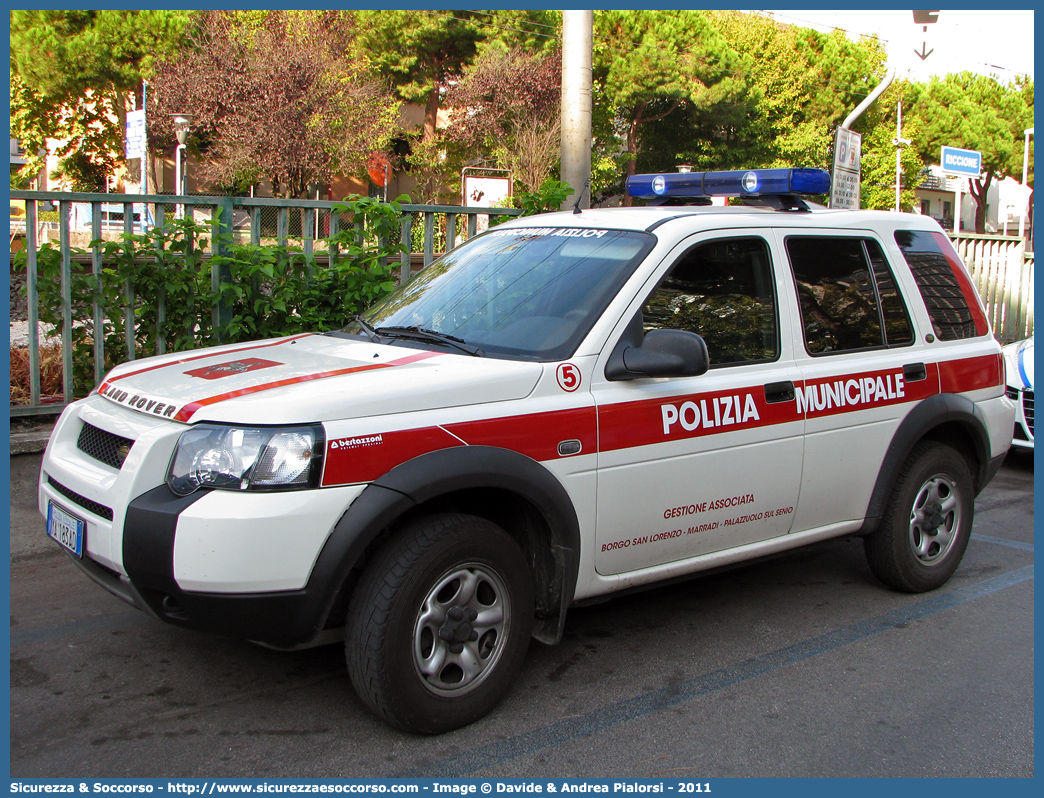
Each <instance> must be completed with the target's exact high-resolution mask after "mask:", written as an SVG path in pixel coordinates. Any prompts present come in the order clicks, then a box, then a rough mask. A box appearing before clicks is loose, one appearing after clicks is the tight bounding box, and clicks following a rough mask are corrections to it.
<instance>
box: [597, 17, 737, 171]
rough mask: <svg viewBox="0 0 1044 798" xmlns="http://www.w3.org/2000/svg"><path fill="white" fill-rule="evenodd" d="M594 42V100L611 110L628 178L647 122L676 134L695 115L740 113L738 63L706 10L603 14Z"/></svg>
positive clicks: (649, 136)
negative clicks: (672, 128)
mask: <svg viewBox="0 0 1044 798" xmlns="http://www.w3.org/2000/svg"><path fill="white" fill-rule="evenodd" d="M595 40H596V42H597V43H596V45H595V51H594V65H593V72H594V80H595V82H596V83H597V84H598V89H597V90H596V97H600V98H602V99H603V100H604V102H605V103H606V104H607V105H608V106H609V108H610V109H611V112H610V116H611V118H612V120H613V121H612V126H613V132H614V134H616V135H618V136H619V137H620V138H622V139H623V141H624V150H625V153H626V156H627V157H625V158H623V159H622V160H623V165H624V167H625V172H626V173H627V174H634V172H635V168H636V166H635V165H636V161H637V160H638V159H639V158H640V156H641V153H642V151H643V149H644V148H645V147H646V145H647V142H648V141H650V140H653V139H655V136H654V135H652V134H650V133H649V126H650V125H652V124H654V123H656V122H660V121H664V122H665V124H670V125H673V126H676V129H679V130H680V129H683V128H684V127H685V121H684V119H686V118H691V116H692V115H693V114H697V115H705V116H706V117H707V118H709V119H732V118H734V117H741V116H742V115H743V113H744V112H745V106H746V104H747V103H748V99H747V96H746V95H747V86H746V82H745V80H744V77H743V71H742V69H739V68H738V67H740V66H741V63H742V62H741V60H740V58H739V56H738V55H737V54H736V53H735V51H734V50H733V49H732V48H731V47H730V46H729V44H728V42H727V41H725V39H724V38H723V37H722V36H721V35H720V34H719V33H718V32H717V31H716V30H715V29H714V28H713V27H712V26H711V24H710V23H709V21H708V19H707V17H706V15H705V14H704V13H703V12H700V11H691V10H670V11H652V10H642V11H622V10H606V11H601V12H599V13H598V14H596V15H595ZM680 119H681V120H682V121H679V120H680ZM666 120H669V122H668V121H666ZM690 129H691V128H690ZM614 144H615V142H613V141H605V142H604V144H603V146H605V147H606V148H607V149H611V148H612V147H613V146H614Z"/></svg>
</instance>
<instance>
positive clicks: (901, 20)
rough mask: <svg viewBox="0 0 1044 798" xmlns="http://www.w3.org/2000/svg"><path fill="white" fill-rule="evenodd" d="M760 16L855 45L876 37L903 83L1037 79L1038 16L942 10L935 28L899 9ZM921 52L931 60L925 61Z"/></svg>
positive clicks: (1030, 12)
mask: <svg viewBox="0 0 1044 798" xmlns="http://www.w3.org/2000/svg"><path fill="white" fill-rule="evenodd" d="M758 13H762V14H766V15H768V14H771V15H772V16H773V17H774V18H775V19H776V20H778V21H779V22H785V23H788V24H792V25H799V26H801V27H805V28H815V29H816V30H820V31H829V30H831V29H832V28H840V29H841V30H844V31H845V32H846V33H848V34H849V36H850V37H851V38H853V39H858V38H859V36H860V35H861V34H867V35H869V34H874V33H876V34H877V36H878V38H880V39H881V40H882V41H883V42H884V43H885V50H886V52H887V53H888V64H889V66H890V67H893V68H895V69H896V70H898V77H900V78H907V79H910V80H915V81H917V82H927V81H929V80H930V79H931V78H932V76H939V77H942V76H944V75H947V74H949V73H951V72H963V71H969V72H976V73H979V74H982V75H994V76H996V77H997V79H998V80H1001V81H1003V82H1008V81H1010V80H1012V79H1013V78H1014V77H1015V76H1016V75H1029V76H1030V77H1033V16H1034V14H1033V11H1032V10H998V11H975V10H968V9H962V10H957V11H945V10H941V11H939V12H938V17H937V21H936V22H934V23H932V24H929V25H919V24H917V23H915V22H914V19H913V12H912V11H900V10H894V9H874V10H870V11H857V10H852V11H829V10H826V9H816V10H811V11H760V12H758ZM925 28H927V30H925ZM918 52H923V53H930V55H928V57H927V58H925V59H923V60H922V59H921V58H919V57H918V55H917V54H916V53H918Z"/></svg>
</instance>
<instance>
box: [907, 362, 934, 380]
mask: <svg viewBox="0 0 1044 798" xmlns="http://www.w3.org/2000/svg"><path fill="white" fill-rule="evenodd" d="M903 377H905V378H906V381H907V382H917V381H918V380H926V379H928V369H926V368H925V367H924V363H907V364H905V365H904V366H903Z"/></svg>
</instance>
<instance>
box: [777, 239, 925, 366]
mask: <svg viewBox="0 0 1044 798" xmlns="http://www.w3.org/2000/svg"><path fill="white" fill-rule="evenodd" d="M786 247H787V256H788V257H789V258H790V267H791V270H792V271H793V274H794V281H795V284H796V286H797V294H798V299H799V301H800V304H801V321H802V326H803V327H804V331H805V348H806V349H807V350H808V352H809V354H813V355H819V354H828V353H833V352H849V351H853V350H859V349H873V348H879V347H883V346H901V345H903V344H909V343H912V342H913V330H912V328H911V326H910V319H909V316H908V314H907V312H906V306H905V305H904V304H903V299H902V296H901V295H900V293H899V290H898V288H897V286H896V283H895V278H894V277H893V276H892V272H891V270H890V269H889V267H888V262H887V260H886V259H885V257H884V253H883V252H882V251H881V247H880V246H879V245H878V243H877V242H876V241H874V240H872V239H862V238H851V237H826V236H808V237H805V236H791V237H788V238H787V240H786Z"/></svg>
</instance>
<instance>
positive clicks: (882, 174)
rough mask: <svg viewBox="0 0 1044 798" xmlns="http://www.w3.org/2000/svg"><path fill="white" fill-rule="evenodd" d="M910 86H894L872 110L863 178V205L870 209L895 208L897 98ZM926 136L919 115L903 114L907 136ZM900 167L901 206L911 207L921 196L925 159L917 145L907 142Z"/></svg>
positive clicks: (903, 207) (864, 150) (864, 144)
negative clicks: (918, 188)
mask: <svg viewBox="0 0 1044 798" xmlns="http://www.w3.org/2000/svg"><path fill="white" fill-rule="evenodd" d="M906 90H907V87H906V86H905V85H901V86H899V87H895V86H892V87H891V88H889V89H888V91H886V92H885V93H884V95H883V96H882V97H881V99H880V100H878V102H877V103H875V105H874V107H873V108H871V109H870V111H869V113H868V117H869V118H868V119H867V120H866V123H865V127H866V131H867V132H865V133H863V159H862V176H861V182H860V206H861V207H863V208H867V209H870V210H892V209H894V208H895V145H894V144H893V143H892V140H893V138H894V137H895V119H896V102H897V98H898V97H899V96H901V95H902V93H903V92H904V91H906ZM921 136H922V133H921V130H920V125H919V123H918V121H917V120H916V119H911V118H909V116H908V115H906V114H904V116H903V138H904V139H909V140H911V141H917V140H918V139H919V138H920V137H921ZM899 167H900V170H901V172H902V189H901V191H900V194H899V207H900V210H903V211H911V210H913V208H914V205H915V204H916V201H917V198H916V196H915V195H914V189H915V188H917V184H918V183H920V181H921V173H922V171H923V170H924V160H923V159H922V158H921V155H920V153H919V152H918V150H917V148H916V147H913V146H904V147H903V148H902V151H901V153H900V158H899Z"/></svg>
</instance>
